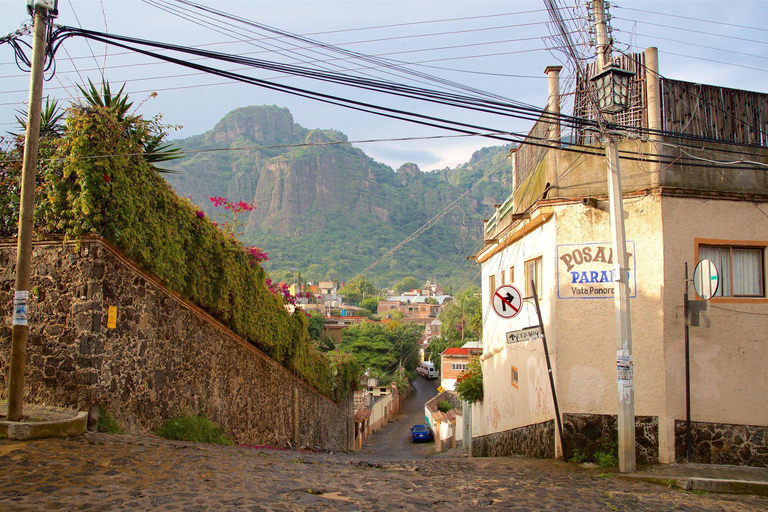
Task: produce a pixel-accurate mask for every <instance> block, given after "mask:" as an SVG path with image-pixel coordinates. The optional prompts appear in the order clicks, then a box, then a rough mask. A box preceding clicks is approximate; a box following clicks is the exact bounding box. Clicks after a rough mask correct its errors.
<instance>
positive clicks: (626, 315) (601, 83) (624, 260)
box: [592, 1, 635, 473]
mask: <svg viewBox="0 0 768 512" xmlns="http://www.w3.org/2000/svg"><path fill="white" fill-rule="evenodd" d="M596 4H600V2H599V1H596ZM601 11H602V9H601ZM604 27H605V25H603V29H604ZM601 35H602V40H603V41H604V40H605V34H604V33H603V34H600V29H599V26H598V36H601ZM609 55H610V53H609ZM601 60H602V59H601ZM634 74H635V73H633V72H631V71H627V70H624V69H621V68H620V67H618V66H616V65H614V64H607V65H605V66H604V67H603V70H602V71H601V72H600V73H598V74H597V75H596V76H595V77H594V78H592V82H593V83H594V85H595V88H596V92H597V109H598V110H599V111H600V113H601V114H602V115H603V116H604V119H605V120H606V121H608V122H610V121H611V118H612V117H613V115H614V114H617V113H619V112H621V111H623V110H625V109H626V108H627V107H628V106H629V82H630V79H631V77H632V76H633V75H634ZM603 136H604V138H605V156H606V159H607V161H608V203H609V213H610V217H611V234H612V238H613V254H615V255H616V269H615V271H614V272H613V276H614V281H615V282H616V289H615V292H614V309H615V315H616V371H617V382H618V393H619V397H618V398H619V400H618V402H619V408H618V433H619V471H621V472H622V473H632V472H633V471H634V470H635V384H634V361H633V356H632V326H631V315H630V309H629V261H628V257H627V242H626V233H625V230H624V206H623V204H622V198H621V171H620V169H619V145H618V142H617V137H616V136H614V135H611V134H610V133H608V132H607V131H605V130H603Z"/></svg>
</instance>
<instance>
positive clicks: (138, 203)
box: [0, 105, 357, 401]
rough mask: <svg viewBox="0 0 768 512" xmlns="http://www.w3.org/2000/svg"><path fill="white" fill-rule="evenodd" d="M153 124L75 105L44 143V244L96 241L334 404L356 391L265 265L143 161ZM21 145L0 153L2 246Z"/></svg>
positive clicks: (345, 363) (8, 230)
mask: <svg viewBox="0 0 768 512" xmlns="http://www.w3.org/2000/svg"><path fill="white" fill-rule="evenodd" d="M161 135H162V127H161V126H160V125H159V124H158V123H157V122H156V121H145V120H143V119H142V118H141V117H138V116H129V115H125V113H124V112H121V111H119V110H118V109H114V108H109V107H104V106H98V105H96V106H94V105H85V106H84V105H76V106H73V107H72V108H70V109H69V110H68V111H67V117H66V126H65V128H64V129H63V131H62V135H61V136H56V137H50V138H46V139H43V140H41V164H40V169H39V170H38V187H37V190H38V191H37V194H36V211H35V230H36V236H37V237H38V238H41V237H45V236H49V235H63V236H64V237H66V238H69V239H77V238H79V237H82V236H85V235H100V236H103V237H105V238H107V239H108V240H110V241H111V242H113V243H114V244H116V245H117V246H118V247H120V248H121V249H122V250H123V251H124V252H125V253H126V254H127V255H128V256H129V257H131V258H133V259H135V260H136V261H138V262H139V264H140V265H142V266H143V267H144V268H146V269H147V270H148V271H149V272H152V273H153V274H155V275H156V276H157V277H159V278H160V279H161V280H162V281H163V282H164V283H165V284H166V285H167V286H168V287H169V288H171V289H173V290H175V291H177V292H179V293H180V294H181V295H182V296H183V297H185V298H186V299H188V300H190V301H192V302H194V303H196V304H197V305H198V306H200V307H202V308H203V309H204V310H206V311H207V312H208V313H210V314H211V315H212V316H214V317H215V318H217V319H218V320H220V321H221V322H223V323H224V324H225V325H227V326H228V327H230V328H231V329H232V330H233V331H234V332H236V333H237V334H239V335H240V336H242V337H243V338H245V339H246V340H248V341H249V342H250V343H252V344H253V345H254V346H256V347H258V348H259V349H261V350H262V351H264V352H265V353H266V354H268V355H269V356H270V357H272V358H273V359H274V360H276V361H278V362H279V363H281V364H282V365H283V366H285V367H286V368H288V369H289V370H291V371H293V372H295V373H296V374H298V375H299V376H300V377H301V378H303V379H304V380H306V381H307V382H308V383H309V384H310V385H312V386H314V387H315V388H316V389H318V390H319V391H320V392H321V393H323V394H325V395H326V396H328V397H330V398H331V399H333V400H336V401H340V400H341V399H343V398H344V397H345V396H346V394H347V393H348V392H349V390H350V389H351V388H352V387H353V386H354V385H355V383H356V382H357V377H356V376H355V372H356V368H357V367H356V365H355V363H354V362H353V361H349V360H337V361H333V362H331V361H329V360H328V359H327V358H325V357H324V356H323V355H322V354H321V353H320V352H319V351H317V350H316V349H315V346H314V344H313V343H311V342H310V340H309V337H308V335H307V317H306V315H305V314H304V313H303V312H301V310H299V311H298V312H297V313H296V314H289V313H288V312H287V311H286V309H285V307H284V306H285V304H284V301H283V299H282V298H281V297H279V296H278V295H277V294H275V293H272V292H271V291H270V289H269V288H268V286H267V285H266V283H265V280H266V273H265V272H264V270H263V269H262V268H261V265H260V263H259V261H260V260H259V259H258V258H256V257H254V255H253V253H252V252H249V250H248V248H247V247H244V246H243V245H242V244H241V243H240V242H239V241H238V240H236V239H235V238H233V237H230V236H227V235H225V234H224V233H222V231H221V230H219V229H218V228H217V227H216V226H214V224H213V223H212V222H211V221H210V220H209V219H208V218H207V216H206V215H205V213H204V212H203V211H200V210H198V208H197V207H196V206H194V205H193V204H192V203H190V202H189V201H187V200H185V199H182V198H180V197H178V196H177V195H176V194H175V193H174V192H173V190H172V189H171V187H170V186H169V185H168V184H167V183H166V182H165V181H164V180H163V178H162V177H161V176H160V175H159V174H158V170H157V169H156V168H155V167H153V166H152V164H151V163H150V161H151V159H149V160H150V161H148V159H147V158H146V153H145V148H146V146H147V143H148V141H150V142H151V143H152V144H158V143H159V141H160V140H161V139H162V137H161ZM22 148H23V140H22V139H21V138H16V139H15V140H13V141H10V143H6V144H5V145H4V146H3V147H0V160H2V162H0V186H2V190H0V215H2V218H1V219H0V237H6V238H12V237H15V236H16V219H17V218H18V200H19V199H18V179H19V174H20V168H21V166H20V163H19V162H14V161H13V160H15V157H18V156H19V155H20V154H21V151H22Z"/></svg>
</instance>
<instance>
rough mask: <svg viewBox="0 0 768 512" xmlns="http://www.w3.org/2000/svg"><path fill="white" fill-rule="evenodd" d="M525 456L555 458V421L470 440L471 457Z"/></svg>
mask: <svg viewBox="0 0 768 512" xmlns="http://www.w3.org/2000/svg"><path fill="white" fill-rule="evenodd" d="M508 455H525V456H527V457H539V458H542V459H547V458H554V456H555V421H554V420H550V421H545V422H544V423H536V424H534V425H527V426H525V427H520V428H514V429H511V430H506V431H504V432H496V433H494V434H489V435H487V436H481V437H473V438H472V456H473V457H505V456H508Z"/></svg>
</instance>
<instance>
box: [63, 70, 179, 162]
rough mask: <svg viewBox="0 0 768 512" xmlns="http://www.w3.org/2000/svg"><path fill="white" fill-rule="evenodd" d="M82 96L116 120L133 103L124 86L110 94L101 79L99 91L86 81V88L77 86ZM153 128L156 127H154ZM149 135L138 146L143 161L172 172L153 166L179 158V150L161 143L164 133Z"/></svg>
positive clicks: (122, 115)
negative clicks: (113, 112)
mask: <svg viewBox="0 0 768 512" xmlns="http://www.w3.org/2000/svg"><path fill="white" fill-rule="evenodd" d="M77 88H78V89H80V92H81V93H82V95H83V101H85V103H87V104H88V105H90V106H92V107H103V108H108V109H110V110H114V111H115V112H117V116H118V119H120V120H124V119H125V118H126V115H127V114H128V111H129V110H130V109H131V107H132V106H133V102H129V101H128V95H127V94H124V93H123V89H125V84H123V86H122V87H121V88H120V90H119V91H117V93H114V94H113V93H112V90H111V89H110V86H109V82H108V81H106V80H104V79H102V81H101V90H100V91H99V90H98V89H97V88H96V86H95V85H94V84H93V82H91V80H90V79H88V87H81V86H79V85H78V86H77ZM155 128H157V126H156V125H155ZM150 132H151V134H150V135H149V136H148V137H145V138H143V139H142V140H141V141H140V144H141V145H142V146H143V148H144V160H146V161H147V163H149V164H150V165H152V166H153V167H154V168H155V169H156V170H157V171H158V172H174V171H171V170H169V169H162V168H160V167H156V166H155V165H154V164H156V163H158V162H166V161H168V160H175V159H177V158H181V155H180V154H179V152H180V151H181V149H180V148H178V147H176V146H174V145H172V144H169V143H163V138H164V137H165V133H163V132H162V131H155V130H150Z"/></svg>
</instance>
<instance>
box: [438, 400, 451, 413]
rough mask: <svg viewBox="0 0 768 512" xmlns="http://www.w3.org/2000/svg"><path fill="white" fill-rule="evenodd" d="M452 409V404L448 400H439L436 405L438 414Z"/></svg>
mask: <svg viewBox="0 0 768 512" xmlns="http://www.w3.org/2000/svg"><path fill="white" fill-rule="evenodd" d="M451 409H453V404H452V403H451V402H449V401H448V400H440V401H439V402H438V403H437V410H438V411H440V412H448V411H450V410H451Z"/></svg>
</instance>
